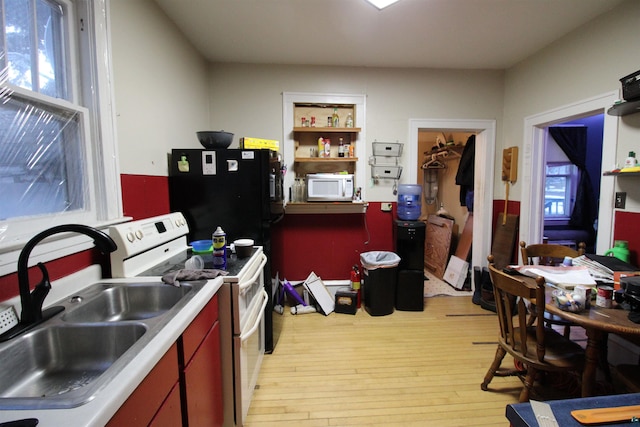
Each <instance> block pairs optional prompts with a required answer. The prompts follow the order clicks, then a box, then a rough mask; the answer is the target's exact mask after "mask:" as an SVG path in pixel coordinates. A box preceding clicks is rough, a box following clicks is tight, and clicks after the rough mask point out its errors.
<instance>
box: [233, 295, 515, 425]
mask: <svg viewBox="0 0 640 427" xmlns="http://www.w3.org/2000/svg"><path fill="white" fill-rule="evenodd" d="M274 321H276V322H282V324H281V327H282V329H281V335H280V337H279V339H278V341H277V345H276V348H275V350H274V352H273V354H270V355H265V358H264V363H263V365H262V370H261V372H260V376H259V379H258V388H257V389H256V391H255V393H254V396H253V401H252V403H251V407H250V409H249V415H248V418H247V423H246V426H248V427H267V426H298V427H307V426H352V425H358V426H363V425H366V426H437V427H440V426H442V427H445V426H492V427H493V426H501V425H502V426H508V425H509V423H508V421H507V419H506V418H505V408H506V405H507V404H509V403H515V402H517V400H518V394H519V393H520V390H521V387H522V385H521V382H520V381H519V380H518V378H517V377H495V378H494V379H493V381H492V382H491V384H490V385H489V388H490V390H489V391H482V390H481V389H480V383H481V382H482V380H483V377H484V375H485V373H486V372H487V369H488V368H489V365H490V364H491V362H492V360H493V357H494V355H495V351H496V348H497V342H496V339H497V336H498V321H497V318H496V317H495V314H494V313H491V312H489V311H486V310H483V309H482V308H480V307H479V306H477V305H474V304H473V303H472V302H471V298H470V297H447V296H440V297H433V298H427V299H425V309H424V312H409V311H397V310H396V311H395V312H394V313H393V314H391V315H388V316H379V317H373V316H370V315H369V314H368V313H367V312H366V311H364V309H360V311H358V313H357V314H356V315H355V316H354V315H348V314H338V313H333V314H331V315H330V316H327V317H325V316H323V315H321V314H317V313H314V314H302V315H295V316H294V315H291V314H290V313H286V314H285V315H284V316H279V315H277V314H276V315H275V319H274ZM503 367H507V368H509V367H513V360H512V359H511V358H510V356H507V357H506V358H505V361H504V362H503Z"/></svg>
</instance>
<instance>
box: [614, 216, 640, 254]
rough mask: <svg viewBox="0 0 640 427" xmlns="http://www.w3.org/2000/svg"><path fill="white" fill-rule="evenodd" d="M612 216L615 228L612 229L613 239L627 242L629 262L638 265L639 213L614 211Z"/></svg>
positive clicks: (639, 242) (639, 249)
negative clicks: (613, 216)
mask: <svg viewBox="0 0 640 427" xmlns="http://www.w3.org/2000/svg"><path fill="white" fill-rule="evenodd" d="M614 215H615V218H614V221H615V222H614V224H615V228H614V230H613V240H626V241H627V242H629V252H630V257H629V263H630V264H633V265H636V266H637V265H638V262H639V261H640V260H639V259H638V251H640V233H639V232H638V223H639V222H640V213H637V212H623V211H616V212H615V214H614Z"/></svg>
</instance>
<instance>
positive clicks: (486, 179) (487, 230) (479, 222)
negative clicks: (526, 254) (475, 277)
mask: <svg viewBox="0 0 640 427" xmlns="http://www.w3.org/2000/svg"><path fill="white" fill-rule="evenodd" d="M442 130H446V131H460V132H473V133H475V134H476V146H475V161H474V168H475V169H474V180H473V181H474V184H473V191H474V202H473V250H472V252H471V265H472V266H486V265H487V255H489V253H491V235H492V221H493V219H492V218H493V180H494V176H493V175H494V163H495V147H496V121H495V120H475V119H469V120H465V119H409V138H408V150H407V151H408V153H407V154H408V159H407V164H408V165H410V167H408V168H407V169H408V182H418V171H417V168H416V167H415V165H417V164H418V133H419V131H431V132H433V131H442Z"/></svg>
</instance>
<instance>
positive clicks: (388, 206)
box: [380, 203, 392, 212]
mask: <svg viewBox="0 0 640 427" xmlns="http://www.w3.org/2000/svg"><path fill="white" fill-rule="evenodd" d="M391 206H392V205H391V203H383V204H382V205H381V207H380V210H382V212H391Z"/></svg>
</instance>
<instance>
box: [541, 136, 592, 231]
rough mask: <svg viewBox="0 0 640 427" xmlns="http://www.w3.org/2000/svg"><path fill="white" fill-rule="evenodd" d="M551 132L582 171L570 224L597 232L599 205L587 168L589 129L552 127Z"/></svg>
mask: <svg viewBox="0 0 640 427" xmlns="http://www.w3.org/2000/svg"><path fill="white" fill-rule="evenodd" d="M549 133H550V134H551V136H552V137H553V139H554V140H555V141H556V142H557V143H558V146H560V148H561V149H562V151H563V152H564V153H565V154H566V155H567V157H568V158H569V160H570V161H571V163H573V164H574V165H576V166H577V167H578V169H579V171H580V180H579V182H578V188H577V191H576V201H575V204H574V206H573V211H572V212H571V218H570V220H569V224H570V225H572V226H574V227H578V228H581V229H583V230H587V231H589V232H590V233H591V234H592V235H593V234H595V230H594V228H593V224H594V222H595V220H596V218H597V217H598V206H597V202H596V198H595V196H594V193H593V185H592V184H591V178H590V177H589V172H587V169H586V158H587V129H586V128H585V127H550V128H549Z"/></svg>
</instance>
